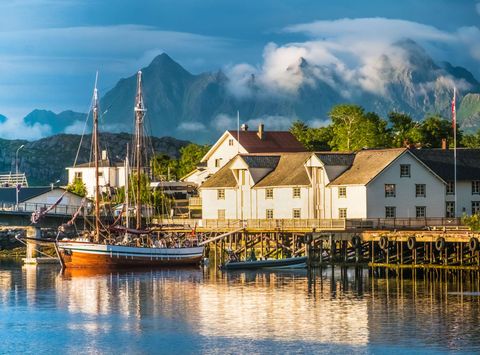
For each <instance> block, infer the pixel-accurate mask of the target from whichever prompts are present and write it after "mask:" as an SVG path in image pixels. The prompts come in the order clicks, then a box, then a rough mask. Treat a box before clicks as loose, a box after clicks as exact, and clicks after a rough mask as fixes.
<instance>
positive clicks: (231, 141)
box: [228, 138, 233, 146]
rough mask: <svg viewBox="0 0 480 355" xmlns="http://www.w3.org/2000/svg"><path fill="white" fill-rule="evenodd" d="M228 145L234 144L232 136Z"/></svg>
mask: <svg viewBox="0 0 480 355" xmlns="http://www.w3.org/2000/svg"><path fill="white" fill-rule="evenodd" d="M228 145H229V146H232V145H233V138H230V139H229V140H228Z"/></svg>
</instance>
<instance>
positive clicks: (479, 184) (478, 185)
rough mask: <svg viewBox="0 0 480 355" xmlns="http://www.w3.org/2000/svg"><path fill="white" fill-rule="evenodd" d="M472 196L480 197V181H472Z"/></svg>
mask: <svg viewBox="0 0 480 355" xmlns="http://www.w3.org/2000/svg"><path fill="white" fill-rule="evenodd" d="M472 195H480V180H473V181H472Z"/></svg>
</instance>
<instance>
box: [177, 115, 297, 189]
mask: <svg viewBox="0 0 480 355" xmlns="http://www.w3.org/2000/svg"><path fill="white" fill-rule="evenodd" d="M305 151H306V149H305V147H304V146H303V145H302V144H301V143H300V142H299V141H297V140H296V139H295V137H294V136H293V134H291V133H290V132H288V131H268V132H267V131H265V130H264V126H263V124H260V125H259V127H258V130H257V131H249V130H248V126H245V125H244V126H243V128H242V130H240V131H225V133H223V134H222V136H221V137H220V138H219V139H218V140H217V142H215V144H214V145H213V146H212V147H211V148H210V150H209V151H208V152H207V153H206V154H205V156H204V157H203V158H202V160H201V162H200V164H199V166H198V167H197V168H196V169H195V170H193V171H192V172H190V173H189V174H187V175H186V176H184V177H183V178H182V179H181V180H182V181H186V182H192V183H195V184H197V185H201V184H202V183H203V182H204V181H205V180H206V179H207V178H208V177H210V176H212V175H213V174H215V173H216V172H217V171H218V170H220V169H221V168H222V167H223V166H225V165H226V164H227V163H228V162H230V160H231V159H232V158H234V157H235V156H236V155H238V154H255V153H278V152H305Z"/></svg>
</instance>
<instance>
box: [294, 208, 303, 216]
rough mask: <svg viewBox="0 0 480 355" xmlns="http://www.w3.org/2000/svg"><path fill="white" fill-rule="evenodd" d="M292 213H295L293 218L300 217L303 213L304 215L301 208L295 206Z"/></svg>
mask: <svg viewBox="0 0 480 355" xmlns="http://www.w3.org/2000/svg"><path fill="white" fill-rule="evenodd" d="M292 215H293V218H300V217H301V215H302V211H301V209H300V208H294V209H293V210H292Z"/></svg>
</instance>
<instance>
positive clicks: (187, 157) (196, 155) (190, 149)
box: [177, 143, 210, 178]
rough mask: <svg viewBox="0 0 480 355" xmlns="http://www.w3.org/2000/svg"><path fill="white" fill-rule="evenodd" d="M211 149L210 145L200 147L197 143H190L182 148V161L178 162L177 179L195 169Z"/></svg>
mask: <svg viewBox="0 0 480 355" xmlns="http://www.w3.org/2000/svg"><path fill="white" fill-rule="evenodd" d="M209 149H210V146H209V145H199V144H195V143H190V144H189V145H187V146H185V147H183V148H181V149H180V159H179V160H178V168H177V177H178V178H181V177H182V176H185V175H186V174H188V173H189V172H190V171H192V170H193V169H195V168H196V166H197V165H198V163H200V160H202V158H203V156H204V155H205V154H206V153H207V152H208V150H209Z"/></svg>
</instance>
